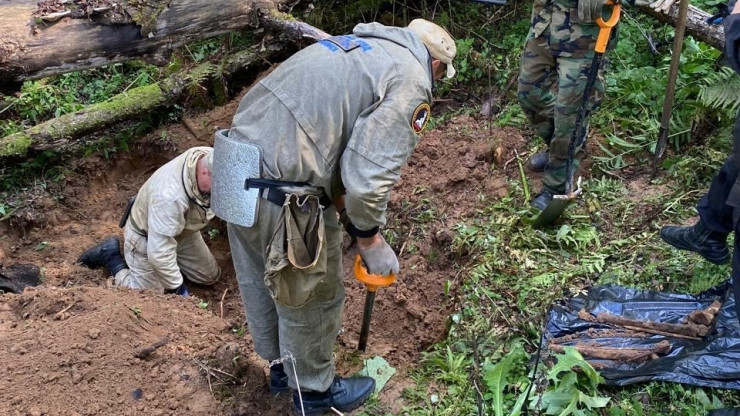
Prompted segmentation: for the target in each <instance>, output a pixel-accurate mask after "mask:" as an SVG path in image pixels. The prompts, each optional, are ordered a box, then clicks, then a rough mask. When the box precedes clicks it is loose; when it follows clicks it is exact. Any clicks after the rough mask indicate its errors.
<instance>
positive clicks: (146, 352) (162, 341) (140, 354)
mask: <svg viewBox="0 0 740 416" xmlns="http://www.w3.org/2000/svg"><path fill="white" fill-rule="evenodd" d="M168 342H170V340H169V339H168V338H167V337H164V338H162V339H160V340H159V341H157V342H155V343H154V344H152V345H150V346H148V347H145V348H142V349H140V350H138V351H136V352H135V353H134V357H136V358H140V359H142V360H143V359H144V358H146V357H148V356H149V354H151V353H153V352H154V351H156V350H157V348H159V347H161V346H163V345H165V344H167V343H168Z"/></svg>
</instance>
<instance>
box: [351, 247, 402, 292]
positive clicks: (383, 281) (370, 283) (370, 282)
mask: <svg viewBox="0 0 740 416" xmlns="http://www.w3.org/2000/svg"><path fill="white" fill-rule="evenodd" d="M355 278H356V279H357V280H359V281H361V282H362V283H364V284H365V286H367V291H368V292H375V291H376V290H378V288H381V287H384V286H390V285H391V284H392V283H393V282H395V281H396V275H395V274H393V273H391V274H389V275H388V276H383V275H382V274H370V273H368V272H367V269H366V268H365V266H364V265H363V264H362V257H360V255H359V254H358V255H357V257H355Z"/></svg>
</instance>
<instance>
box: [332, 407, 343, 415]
mask: <svg viewBox="0 0 740 416" xmlns="http://www.w3.org/2000/svg"><path fill="white" fill-rule="evenodd" d="M331 411H332V412H334V413H336V414H338V415H339V416H344V413H342V412H340V411H339V410H337V409H335V408H333V407H332V408H331Z"/></svg>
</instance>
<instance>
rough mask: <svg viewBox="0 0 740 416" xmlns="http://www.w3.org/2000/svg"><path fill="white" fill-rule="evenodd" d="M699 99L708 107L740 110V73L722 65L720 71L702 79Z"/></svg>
mask: <svg viewBox="0 0 740 416" xmlns="http://www.w3.org/2000/svg"><path fill="white" fill-rule="evenodd" d="M699 99H700V100H701V102H702V104H704V105H706V106H708V107H712V108H718V109H729V110H732V111H733V112H736V111H738V109H740V75H738V74H737V73H736V72H735V71H734V70H733V69H732V68H728V67H722V68H721V69H720V70H719V71H718V72H716V73H714V74H710V75H708V76H707V77H706V78H704V79H703V81H702V87H701V90H699Z"/></svg>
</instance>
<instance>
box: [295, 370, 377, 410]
mask: <svg viewBox="0 0 740 416" xmlns="http://www.w3.org/2000/svg"><path fill="white" fill-rule="evenodd" d="M374 390H375V380H373V379H372V378H370V377H352V378H341V377H334V382H333V383H332V384H331V386H329V389H328V390H327V391H325V392H321V393H319V392H302V393H301V395H302V396H303V409H301V399H300V397H299V395H298V392H297V391H296V392H293V410H294V412H295V414H296V415H303V414H305V415H306V416H311V415H323V414H324V413H326V412H331V411H332V409H331V408H332V407H333V408H335V409H337V410H338V411H340V412H343V413H346V412H350V411H352V410H355V409H357V408H358V407H360V406H362V404H363V403H365V401H366V400H367V399H368V397H370V395H371V394H372V393H373V391H374ZM302 411H305V413H302Z"/></svg>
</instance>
